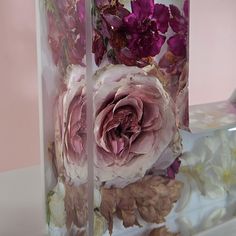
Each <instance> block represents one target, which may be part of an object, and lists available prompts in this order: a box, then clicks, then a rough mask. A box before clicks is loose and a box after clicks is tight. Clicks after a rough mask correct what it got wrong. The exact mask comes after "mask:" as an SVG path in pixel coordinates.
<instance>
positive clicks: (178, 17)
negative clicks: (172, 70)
mask: <svg viewBox="0 0 236 236" xmlns="http://www.w3.org/2000/svg"><path fill="white" fill-rule="evenodd" d="M170 13H171V18H170V21H169V22H170V26H171V28H172V30H173V31H174V32H175V33H176V34H175V35H174V36H172V37H171V38H169V40H168V41H167V43H168V46H169V49H170V51H171V52H172V53H173V54H174V55H175V56H179V57H185V56H186V54H187V50H186V48H187V43H188V26H189V0H185V2H184V7H183V14H181V12H180V10H179V9H178V8H177V7H176V6H174V5H170Z"/></svg>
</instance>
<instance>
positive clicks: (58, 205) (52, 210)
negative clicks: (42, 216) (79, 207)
mask: <svg viewBox="0 0 236 236" xmlns="http://www.w3.org/2000/svg"><path fill="white" fill-rule="evenodd" d="M64 198H65V187H64V184H63V183H62V182H58V184H57V185H56V187H55V188H54V189H53V191H52V192H50V193H49V195H48V220H49V225H50V226H52V227H54V226H56V227H59V228H62V227H64V226H65V223H66V211H65V204H64Z"/></svg>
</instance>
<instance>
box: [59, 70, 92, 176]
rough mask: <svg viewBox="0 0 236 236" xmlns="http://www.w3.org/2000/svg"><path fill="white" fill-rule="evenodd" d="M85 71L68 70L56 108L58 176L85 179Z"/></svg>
mask: <svg viewBox="0 0 236 236" xmlns="http://www.w3.org/2000/svg"><path fill="white" fill-rule="evenodd" d="M84 74H85V69H84V68H82V67H80V66H78V67H77V66H72V67H71V68H69V69H68V74H67V77H66V80H65V85H66V86H65V88H64V89H63V91H62V93H61V94H60V95H59V97H58V102H57V106H56V108H57V109H56V122H55V123H56V125H55V148H56V166H57V169H58V174H59V175H63V176H65V177H67V178H70V179H72V180H74V179H75V178H78V179H79V180H80V181H81V180H86V178H87V157H86V136H87V135H86V102H85V99H86V94H85V78H84Z"/></svg>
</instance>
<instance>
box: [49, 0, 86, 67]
mask: <svg viewBox="0 0 236 236" xmlns="http://www.w3.org/2000/svg"><path fill="white" fill-rule="evenodd" d="M46 3H47V16H48V41H49V45H50V47H51V50H52V57H53V61H54V63H55V64H56V65H59V66H60V67H61V68H62V69H63V70H65V69H66V67H67V66H68V65H70V64H79V65H84V63H83V58H84V56H85V0H47V2H46Z"/></svg>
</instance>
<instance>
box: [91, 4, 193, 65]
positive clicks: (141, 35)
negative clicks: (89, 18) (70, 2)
mask: <svg viewBox="0 0 236 236" xmlns="http://www.w3.org/2000/svg"><path fill="white" fill-rule="evenodd" d="M188 8H189V1H188V0H186V1H185V3H184V15H182V14H181V12H180V10H179V9H178V8H177V7H176V6H174V5H170V6H169V7H167V6H165V5H163V4H158V3H156V4H155V3H154V0H132V1H131V11H129V10H128V9H126V8H125V7H124V5H123V4H121V3H120V2H119V1H118V0H115V1H110V0H106V1H101V0H96V1H95V26H94V28H95V32H94V40H93V52H94V54H95V62H96V64H97V65H100V63H101V62H102V59H103V58H104V55H105V54H106V53H107V56H108V59H109V60H110V61H111V62H112V63H114V64H125V65H128V66H132V65H136V66H139V67H144V66H146V65H148V64H150V62H152V60H153V57H155V56H156V55H158V54H159V53H160V51H161V49H162V46H163V45H164V43H165V41H166V33H167V31H168V29H169V26H170V27H171V29H172V30H173V31H174V33H175V34H174V35H173V36H172V37H170V38H169V39H168V40H167V44H168V47H169V50H170V51H171V52H172V53H173V54H174V55H176V56H177V57H185V56H186V46H187V38H188Z"/></svg>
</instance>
